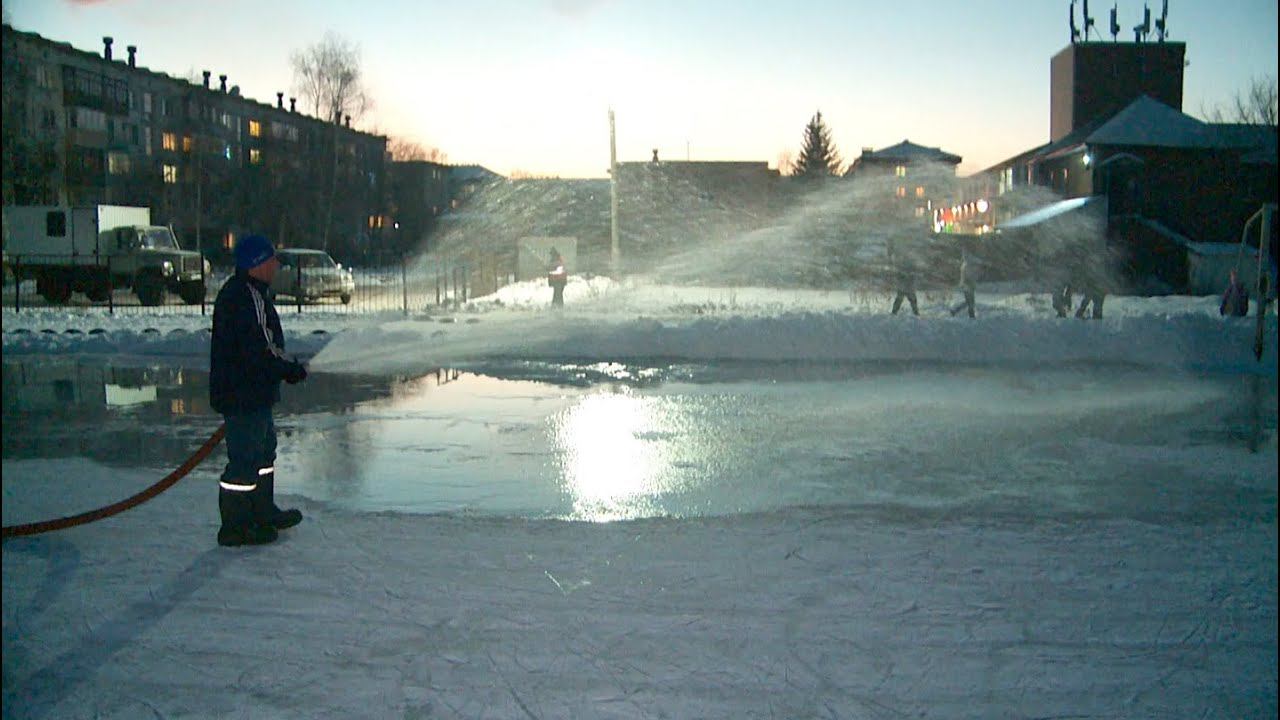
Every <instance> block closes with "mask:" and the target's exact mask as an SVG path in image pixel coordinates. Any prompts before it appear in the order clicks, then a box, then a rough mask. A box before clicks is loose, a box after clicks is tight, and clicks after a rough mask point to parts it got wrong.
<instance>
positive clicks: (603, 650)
mask: <svg viewBox="0 0 1280 720" xmlns="http://www.w3.org/2000/svg"><path fill="white" fill-rule="evenodd" d="M549 295H550V291H549V290H548V289H547V288H546V286H545V284H543V283H527V284H522V285H517V286H511V287H508V288H504V289H503V290H501V291H499V293H497V295H496V296H494V297H490V298H480V299H477V300H476V301H475V302H473V303H471V304H470V305H469V306H467V307H465V308H461V309H456V310H454V311H452V312H445V311H441V312H439V313H433V314H432V315H431V316H430V317H427V316H425V315H420V314H414V315H410V316H409V317H405V316H404V315H402V314H398V313H388V314H386V315H378V316H357V315H352V314H350V313H346V312H340V311H335V312H332V313H326V312H323V311H319V312H312V311H310V310H308V312H305V313H303V314H301V315H298V314H293V313H288V312H285V313H282V318H283V321H284V325H285V328H286V332H287V334H288V336H289V340H288V344H289V349H290V350H291V351H294V352H298V353H300V354H302V355H303V356H305V357H308V358H311V364H312V369H313V370H314V371H316V372H322V373H326V374H334V373H337V374H352V375H353V377H354V375H355V374H397V375H404V376H409V377H412V376H414V375H415V374H421V373H425V372H426V371H428V370H430V369H433V368H436V367H440V366H445V367H458V366H463V367H465V366H467V365H469V364H475V363H484V362H488V363H491V364H492V363H495V362H501V361H503V360H508V359H540V360H573V361H575V362H578V363H589V362H599V363H608V362H615V361H623V362H639V361H658V360H672V361H679V360H695V361H698V362H700V363H709V364H715V363H732V362H737V361H761V362H767V363H780V364H787V363H806V362H926V363H929V364H930V365H929V366H930V367H931V368H934V370H935V371H938V370H937V368H938V367H942V368H946V367H948V366H954V367H955V368H957V371H958V372H959V371H962V370H961V369H963V368H964V367H972V366H975V365H976V366H982V367H996V366H999V367H1007V368H1011V369H1012V370H1013V371H1014V372H1016V370H1017V368H1038V367H1041V366H1042V365H1045V364H1052V363H1059V362H1062V361H1064V360H1065V361H1069V362H1072V363H1078V364H1081V365H1083V366H1086V367H1092V366H1100V367H1105V366H1108V365H1124V366H1126V367H1127V368H1129V369H1130V372H1132V371H1133V369H1134V368H1137V369H1138V370H1139V371H1140V370H1141V368H1144V367H1146V368H1151V369H1152V373H1153V375H1158V373H1159V372H1167V371H1175V372H1178V373H1184V374H1186V373H1189V374H1191V375H1195V374H1197V373H1203V374H1205V375H1212V376H1215V377H1219V376H1227V377H1231V376H1250V375H1252V376H1261V377H1262V378H1263V380H1264V386H1265V387H1274V377H1275V374H1276V355H1275V348H1276V345H1275V337H1276V335H1275V333H1276V324H1275V321H1274V316H1273V317H1272V318H1271V319H1269V320H1268V322H1267V325H1266V331H1267V343H1266V347H1267V349H1266V353H1265V356H1264V359H1263V361H1262V362H1261V363H1259V362H1257V361H1255V360H1254V358H1253V354H1252V344H1253V336H1254V335H1253V333H1254V319H1253V318H1252V317H1250V318H1247V319H1230V320H1228V319H1223V318H1221V317H1219V316H1218V314H1217V299H1216V298H1212V297H1206V298H1179V297H1166V298H1136V297H1133V298H1130V297H1112V298H1108V299H1107V302H1106V315H1107V318H1106V319H1105V320H1102V321H1079V320H1075V319H1069V320H1064V319H1059V318H1057V317H1055V316H1054V315H1053V313H1052V311H1051V310H1050V309H1049V308H1048V302H1047V298H1046V297H1044V296H1037V295H1032V294H1027V293H1025V292H1020V291H1019V290H1018V289H1017V288H1007V287H982V288H980V292H979V296H978V301H979V308H978V318H977V319H976V320H970V319H968V318H963V317H962V318H953V317H951V315H950V313H949V311H948V310H947V308H948V306H949V305H951V304H954V303H955V302H956V301H957V300H958V298H956V297H954V296H952V297H944V296H942V295H940V294H939V295H936V296H933V295H928V294H925V295H922V297H921V300H922V308H921V310H922V315H923V316H922V317H920V318H913V317H909V316H907V317H904V316H902V315H899V316H896V317H894V316H890V315H888V313H887V306H888V303H889V300H890V299H891V298H888V297H886V296H885V295H883V294H877V293H849V292H844V293H838V292H829V293H824V292H816V291H814V292H800V291H787V292H781V291H774V290H769V289H744V288H736V289H735V288H675V287H667V286H652V285H645V284H642V283H627V284H623V285H619V284H614V283H612V282H610V281H608V280H607V279H604V278H593V279H590V280H587V279H582V278H575V279H574V282H573V283H572V284H571V285H570V287H569V290H568V292H567V300H568V307H566V308H565V309H564V310H563V311H561V312H552V311H550V310H547V309H546V308H545V306H546V304H547V301H549V299H550V298H549ZM3 320H4V331H5V332H4V335H3V338H4V352H5V356H6V360H9V359H10V358H11V357H12V358H15V359H22V358H26V359H31V358H44V357H49V356H53V355H58V356H63V357H65V358H72V359H94V358H99V359H100V358H109V359H110V360H111V361H112V362H118V363H126V364H127V363H130V362H136V363H140V364H146V363H149V362H164V363H179V364H182V365H184V366H187V367H190V366H192V365H198V364H199V363H200V362H201V361H202V359H203V358H205V357H207V352H208V349H207V347H208V346H207V343H208V337H207V328H208V324H209V318H208V317H201V316H200V315H199V311H198V309H196V311H195V313H194V314H165V315H163V316H154V317H148V316H145V315H121V316H117V317H109V316H107V315H105V314H104V313H101V312H97V311H84V310H53V309H39V310H24V311H23V312H21V313H13V312H10V311H6V312H5V314H4V317H3ZM148 328H151V329H153V330H154V332H147V329H148ZM46 329H48V330H52V331H53V332H50V333H45V332H43V330H46ZM95 329H101V330H102V332H99V333H94V334H90V333H91V331H93V330H95ZM22 330H25V331H26V332H21V331H22ZM67 330H72V331H79V332H71V333H68V332H67ZM319 331H324V332H323V333H321V332H319ZM942 372H945V369H944V370H942ZM6 377H8V375H6ZM886 391H889V392H891V391H892V388H886ZM286 392H288V389H287V390H286ZM819 402H820V401H819ZM1000 402H1002V400H1001V399H1000V398H990V399H988V403H996V404H999V403H1000ZM1266 407H1267V413H1268V417H1266V418H1263V421H1264V422H1263V426H1264V427H1265V428H1266V429H1267V433H1266V434H1265V438H1264V439H1263V442H1262V447H1261V448H1259V449H1258V450H1259V451H1258V452H1250V450H1249V449H1248V448H1246V447H1245V446H1244V444H1243V443H1240V444H1239V446H1233V445H1231V444H1230V443H1226V444H1224V443H1219V442H1207V443H1206V444H1204V445H1200V444H1197V443H1198V441H1195V440H1194V439H1193V440H1192V444H1194V445H1195V447H1187V448H1185V449H1174V448H1173V446H1171V445H1153V446H1149V447H1146V448H1145V450H1144V448H1143V447H1135V448H1134V449H1133V452H1134V453H1136V454H1133V455H1131V456H1130V460H1131V461H1134V462H1138V461H1140V457H1141V453H1142V452H1148V453H1149V454H1150V458H1151V463H1152V464H1153V465H1155V466H1163V465H1161V463H1177V464H1179V466H1180V467H1184V468H1185V470H1184V472H1186V473H1190V474H1194V472H1195V470H1194V468H1195V466H1196V465H1201V466H1203V467H1204V470H1203V475H1204V477H1205V478H1206V479H1210V478H1211V479H1212V482H1211V483H1208V484H1206V488H1212V492H1213V493H1214V494H1213V495H1212V496H1205V497H1206V505H1211V506H1212V507H1213V508H1214V511H1212V512H1208V511H1206V512H1204V513H1197V512H1194V511H1192V512H1178V513H1169V514H1168V515H1166V516H1162V515H1161V514H1160V513H1159V512H1156V513H1153V514H1150V515H1146V516H1143V517H1141V518H1136V517H1134V516H1132V514H1109V513H1091V512H1074V513H1065V512H1064V513H1051V514H1047V515H1040V514H1037V515H1035V516H1030V515H1028V516H1019V515H1017V514H1009V513H1003V514H980V513H966V512H953V511H948V510H936V509H930V508H927V507H922V508H904V507H901V506H896V505H894V506H889V505H886V506H877V505H875V504H874V503H871V504H861V505H856V506H843V507H829V506H826V507H824V506H804V507H800V506H792V507H783V508H780V509H774V510H769V511H764V512H752V513H748V514H742V515H720V516H714V517H685V518H671V517H647V518H642V519H636V520H627V521H620V522H605V523H591V522H574V521H564V520H546V519H531V518H527V517H503V516H475V515H470V514H439V515H420V514H418V515H414V514H401V513H394V512H359V511H356V510H352V509H350V508H348V507H344V506H341V505H338V504H334V503H328V502H320V501H317V500H313V499H310V498H307V497H293V498H289V499H290V500H291V501H293V502H295V503H297V504H299V505H300V506H301V507H302V508H303V510H304V512H305V513H306V514H307V516H308V519H307V521H306V522H304V523H303V524H302V525H301V526H299V527H298V528H295V529H293V530H290V531H288V532H286V533H285V534H284V538H283V540H282V541H280V542H278V543H276V544H274V545H270V546H266V547H262V548H255V549H235V550H231V549H223V548H218V547H216V546H215V545H214V543H213V536H214V533H215V531H216V528H217V516H216V509H215V502H214V497H215V493H216V490H215V489H214V488H215V484H214V482H213V478H214V477H215V476H216V473H217V471H218V469H219V465H220V463H221V459H220V456H221V453H218V454H216V455H215V460H211V461H209V462H207V463H205V464H204V465H203V466H201V467H199V468H197V470H196V471H195V472H193V473H192V475H191V476H190V477H189V478H188V479H186V480H184V481H182V482H180V483H178V485H176V486H175V487H174V488H173V489H171V490H169V491H168V492H166V493H164V494H162V495H160V496H159V497H158V498H156V499H155V500H152V501H151V502H149V503H146V504H144V505H142V506H140V507H138V508H136V509H134V510H131V511H129V512H127V513H125V514H123V515H120V516H117V517H114V518H110V519H107V520H103V521H100V522H97V523H94V524H91V525H87V526H82V527H78V528H74V529H70V530H65V531H61V532H56V533H52V534H47V535H43V536H38V537H34V538H19V539H13V540H6V541H5V543H4V549H3V630H4V647H3V650H4V653H3V679H4V683H3V685H4V689H3V693H4V697H3V701H4V702H3V713H4V717H6V718H10V717H12V718H135V717H163V718H259V717H268V718H352V717H359V718H436V717H441V718H452V717H457V718H481V717H497V718H571V717H572V718H578V717H581V718H597V717H600V718H610V717H644V718H648V717H655V718H656V717H669V718H745V717H761V718H763V717H777V718H810V717H849V718H862V717H866V718H900V717H937V718H957V717H959V718H964V717H972V718H990V717H1025V718H1032V717H1114V718H1132V717H1151V718H1211V717H1223V718H1226V717H1230V718H1237V717H1241V718H1244V717H1274V716H1275V713H1276V710H1277V684H1276V675H1277V640H1276V637H1277V612H1276V609H1277V602H1276V593H1277V572H1276V562H1277V532H1276V529H1277V526H1276V496H1277V492H1276V490H1277V470H1276V435H1275V430H1274V429H1275V426H1276V419H1275V417H1274V412H1275V411H1274V404H1268V405H1266ZM996 409H997V410H998V408H996ZM987 410H990V408H988V409H987ZM1028 412H1030V411H1028ZM1028 416H1029V415H1028V414H1027V413H1018V412H1013V413H1009V417H1010V419H1009V422H1010V423H1017V422H1020V420H1019V418H1024V419H1025V418H1026V417H1028ZM6 420H8V421H9V422H12V421H13V418H11V417H8V416H7V417H6ZM169 422H170V423H171V424H170V425H169V426H166V427H164V428H157V433H158V434H159V433H163V434H166V435H169V436H172V435H175V434H178V435H180V436H182V437H189V439H190V445H191V449H192V450H194V449H195V447H196V446H198V445H199V442H200V441H201V439H202V435H204V434H207V432H208V431H210V430H212V428H213V427H214V426H216V423H217V419H216V418H204V420H203V421H201V420H200V419H198V418H197V419H195V420H192V419H190V418H188V419H186V420H184V421H183V422H182V423H177V421H169ZM790 432H794V433H800V434H803V433H805V428H794V429H792V430H791V431H790ZM11 437H23V436H21V435H18V434H17V433H15V432H13V431H10V433H8V434H7V437H6V442H5V448H6V452H5V459H4V464H3V501H4V502H3V521H4V524H5V525H6V526H9V525H12V524H15V523H20V522H28V521H33V520H38V519H45V518H49V517H55V516H60V515H66V514H71V513H75V512H81V511H84V510H88V509H92V508H95V507H98V506H101V505H104V504H107V503H109V502H113V501H115V500H117V499H119V498H121V497H125V496H127V495H129V494H132V493H134V492H137V491H138V490H140V489H142V488H144V487H146V486H148V485H150V484H151V483H153V482H155V481H156V480H157V479H158V478H159V477H160V476H161V475H163V474H164V472H167V471H168V469H169V468H167V467H159V466H157V467H154V468H139V467H132V466H131V467H125V468H121V467H116V466H107V465H105V464H102V463H100V462H97V461H94V460H91V459H89V458H85V457H59V458H49V457H41V458H32V459H19V458H18V457H17V456H18V455H20V454H19V453H16V452H14V453H11V452H10V450H11V448H10V442H9V438H11ZM282 441H283V442H284V443H286V444H287V443H289V442H290V439H289V438H287V437H286V438H282ZM919 442H922V443H927V442H929V440H928V439H922V440H920V441H919ZM1076 447H1078V448H1080V449H1081V450H1082V451H1083V452H1088V448H1089V445H1087V444H1082V445H1077V446H1076ZM1171 453H1172V454H1176V455H1179V457H1180V459H1178V458H1172V459H1171V458H1168V457H1166V456H1167V455H1169V454H1171ZM1101 456H1102V455H1098V456H1093V457H1081V458H1080V460H1081V462H1078V463H1076V464H1075V469H1076V470H1080V471H1082V472H1090V473H1097V474H1101V475H1104V476H1105V475H1107V474H1114V475H1115V492H1117V493H1129V492H1134V489H1133V488H1134V483H1133V482H1131V481H1132V478H1130V477H1126V476H1125V473H1127V472H1130V470H1129V469H1128V468H1129V467H1131V466H1128V465H1125V464H1121V463H1111V462H1109V461H1102V462H1101V464H1099V461H1098V459H1097V458H1098V457H1101ZM1074 471H1075V470H1073V467H1072V463H1070V462H1069V461H1064V462H1063V463H1061V469H1060V470H1059V472H1062V473H1071V472H1074ZM770 475H771V476H770V477H768V478H761V480H762V481H765V480H768V481H769V482H776V481H777V479H778V477H783V478H785V477H789V476H790V475H791V471H790V470H789V469H788V468H786V467H776V468H773V469H772V471H771V472H770ZM921 480H922V482H928V481H929V480H930V478H921ZM1044 481H1045V482H1053V481H1054V478H1053V477H1048V478H1045V480H1044ZM1097 485H1098V486H1099V487H1102V488H1104V489H1105V486H1106V483H1105V478H1104V481H1100V482H1098V483H1097ZM1147 492H1151V493H1152V494H1151V496H1150V498H1151V499H1150V503H1151V504H1152V506H1153V507H1154V508H1157V509H1158V508H1166V507H1172V506H1173V504H1174V503H1173V501H1172V500H1169V499H1168V498H1164V497H1162V496H1161V494H1160V491H1159V489H1158V488H1157V489H1150V488H1148V489H1147ZM1205 492H1209V490H1206V491H1205Z"/></svg>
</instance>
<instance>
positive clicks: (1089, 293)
mask: <svg viewBox="0 0 1280 720" xmlns="http://www.w3.org/2000/svg"><path fill="white" fill-rule="evenodd" d="M1071 288H1075V289H1078V290H1079V291H1080V295H1081V298H1080V307H1079V308H1078V309H1077V310H1076V317H1077V318H1082V319H1083V318H1084V316H1085V313H1086V312H1089V311H1090V308H1092V313H1091V316H1092V317H1093V319H1094V320H1101V319H1102V301H1103V300H1104V299H1106V295H1107V292H1106V283H1105V281H1104V280H1103V269H1102V268H1101V267H1098V265H1097V263H1096V262H1090V258H1088V257H1080V258H1079V259H1078V260H1077V262H1076V263H1075V265H1074V266H1073V267H1072V271H1071V286H1070V287H1069V288H1068V289H1067V298H1066V300H1067V309H1068V310H1070V309H1071Z"/></svg>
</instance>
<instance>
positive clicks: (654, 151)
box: [653, 148, 658, 162]
mask: <svg viewBox="0 0 1280 720" xmlns="http://www.w3.org/2000/svg"><path fill="white" fill-rule="evenodd" d="M653 161H654V162H658V148H654V149H653Z"/></svg>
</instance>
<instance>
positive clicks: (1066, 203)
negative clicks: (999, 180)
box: [1000, 195, 1102, 230]
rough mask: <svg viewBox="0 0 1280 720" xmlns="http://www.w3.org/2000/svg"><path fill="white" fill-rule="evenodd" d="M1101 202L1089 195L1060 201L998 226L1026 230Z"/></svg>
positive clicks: (1003, 228)
mask: <svg viewBox="0 0 1280 720" xmlns="http://www.w3.org/2000/svg"><path fill="white" fill-rule="evenodd" d="M1101 200H1102V196H1101V195H1090V196H1088V197H1079V198H1071V199H1070V200H1061V201H1059V202H1056V203H1052V204H1050V205H1045V206H1044V207H1042V208H1037V209H1035V210H1032V211H1031V212H1029V213H1024V214H1022V215H1019V216H1017V217H1015V218H1013V219H1012V220H1008V221H1006V222H1003V223H1001V224H1000V228H1001V229H1002V230H1016V229H1018V228H1027V227H1031V226H1033V225H1039V224H1040V223H1042V222H1044V221H1046V220H1052V219H1053V218H1056V217H1059V216H1061V215H1064V214H1066V213H1069V212H1072V211H1073V210H1079V209H1081V208H1084V207H1089V206H1092V205H1094V204H1095V203H1098V202H1100V201H1101Z"/></svg>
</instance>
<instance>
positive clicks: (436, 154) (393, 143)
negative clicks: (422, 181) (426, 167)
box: [387, 137, 448, 164]
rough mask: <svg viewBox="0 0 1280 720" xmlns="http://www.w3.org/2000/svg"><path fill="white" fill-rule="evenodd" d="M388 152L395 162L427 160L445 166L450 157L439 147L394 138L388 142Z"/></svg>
mask: <svg viewBox="0 0 1280 720" xmlns="http://www.w3.org/2000/svg"><path fill="white" fill-rule="evenodd" d="M387 152H389V153H391V159H392V160H393V161H395V162H405V161H409V160H425V161H428V162H434V163H440V164H444V162H445V159H446V158H447V157H448V156H447V155H445V153H444V152H443V151H441V150H440V148H438V147H427V146H425V145H423V144H422V143H419V142H417V141H414V140H409V139H407V138H401V137H392V138H389V139H388V140H387Z"/></svg>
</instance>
